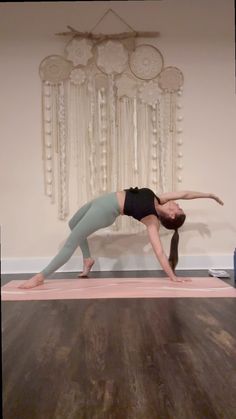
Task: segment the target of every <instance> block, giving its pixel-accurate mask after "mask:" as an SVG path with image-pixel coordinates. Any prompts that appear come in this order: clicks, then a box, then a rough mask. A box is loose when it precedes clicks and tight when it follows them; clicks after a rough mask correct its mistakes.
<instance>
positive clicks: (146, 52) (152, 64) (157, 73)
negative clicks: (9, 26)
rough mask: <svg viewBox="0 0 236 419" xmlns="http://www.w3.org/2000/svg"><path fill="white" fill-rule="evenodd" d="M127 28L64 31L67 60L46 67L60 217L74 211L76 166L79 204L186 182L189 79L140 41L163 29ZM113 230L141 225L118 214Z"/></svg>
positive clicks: (47, 136)
mask: <svg viewBox="0 0 236 419" xmlns="http://www.w3.org/2000/svg"><path fill="white" fill-rule="evenodd" d="M108 13H113V14H115V15H116V16H117V17H118V18H119V19H121V18H120V17H119V16H118V15H117V14H116V13H115V12H114V11H113V10H111V9H109V10H108V11H107V12H106V13H105V15H106V14H108ZM105 15H104V16H105ZM104 16H103V17H102V19H103V18H104ZM102 19H100V21H99V22H101V20H102ZM121 20H122V19H121ZM122 21H123V20H122ZM123 22H124V21H123ZM125 23H126V22H125ZM126 25H127V27H128V28H129V31H128V32H125V33H120V34H113V35H110V34H109V35H105V34H94V33H93V32H92V31H90V32H87V33H81V32H78V31H76V30H75V29H73V28H71V27H69V26H68V28H69V32H65V33H62V34H58V35H69V36H70V40H69V42H67V43H66V45H65V51H64V56H60V55H50V56H48V57H46V58H45V59H44V60H43V61H42V62H41V63H40V67H39V74H40V77H41V80H42V124H43V129H42V132H43V136H42V146H43V162H44V180H45V193H46V195H47V196H48V197H49V198H50V199H51V202H52V203H54V202H57V203H58V216H59V219H61V220H65V219H67V216H68V214H69V190H70V188H69V186H70V179H69V177H70V176H69V174H70V170H69V169H70V165H71V164H75V166H76V167H77V171H76V172H77V173H76V185H77V187H76V188H77V197H78V199H77V203H78V207H79V206H81V205H83V204H84V203H85V202H87V201H88V200H90V199H92V198H94V197H97V196H98V195H100V194H102V193H106V192H111V191H116V190H120V189H124V188H127V187H130V186H139V187H149V188H151V189H153V190H154V191H155V192H156V193H157V194H158V193H161V192H164V191H171V190H174V189H176V188H177V184H178V182H181V180H182V179H181V170H182V151H181V145H182V138H181V133H182V129H181V126H179V125H180V124H181V120H182V116H181V115H180V114H179V112H180V110H181V104H180V99H181V95H182V90H183V74H182V72H181V70H180V69H179V68H176V67H174V66H165V64H164V58H163V55H162V53H161V52H160V51H159V49H158V48H156V47H155V46H153V45H151V44H149V43H148V41H146V42H143V43H142V44H138V42H137V40H138V39H139V38H142V39H145V38H146V39H148V38H153V37H157V36H158V33H157V32H136V31H134V30H133V29H132V28H131V27H130V26H129V25H128V24H127V23H126ZM96 26H97V25H96ZM96 26H95V27H96ZM94 29H95V28H93V30H94ZM73 193H74V191H73ZM114 228H115V229H118V230H119V231H122V230H123V229H124V230H125V231H126V232H127V229H128V231H133V230H136V231H137V223H136V221H135V220H130V219H126V217H119V219H118V222H116V224H115V226H114Z"/></svg>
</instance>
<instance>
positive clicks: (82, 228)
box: [20, 187, 223, 289]
mask: <svg viewBox="0 0 236 419" xmlns="http://www.w3.org/2000/svg"><path fill="white" fill-rule="evenodd" d="M196 198H212V199H214V200H215V201H216V202H218V203H219V204H221V205H223V202H222V201H221V200H220V198H218V197H217V196H216V195H214V194H210V193H202V192H191V191H185V192H170V193H164V194H162V195H160V196H159V197H158V196H156V195H155V193H154V192H153V191H152V190H151V189H149V188H141V189H139V188H137V187H136V188H129V189H125V190H123V191H119V192H112V193H107V194H105V195H102V196H101V197H99V198H96V199H93V200H92V201H90V202H89V203H87V204H85V205H84V206H83V207H82V208H80V209H79V210H78V211H77V212H76V213H75V215H74V216H73V217H72V218H71V220H70V221H69V227H70V229H71V233H70V235H69V237H68V238H67V240H66V242H65V244H64V246H63V247H62V249H61V250H60V251H59V252H58V254H57V255H56V256H55V257H54V258H53V259H52V261H51V262H50V263H49V265H48V266H46V268H44V269H43V270H42V271H41V272H40V273H38V274H36V275H34V276H33V277H32V278H31V279H29V280H27V281H26V282H24V283H23V284H22V285H21V286H20V288H24V289H27V288H33V287H36V286H38V285H42V284H43V282H44V279H45V278H47V277H48V276H49V275H51V274H52V273H53V272H55V271H56V270H57V269H59V268H60V267H61V266H62V265H64V264H65V263H66V262H67V261H68V260H69V259H70V257H71V256H72V255H73V253H74V251H75V250H76V248H77V247H78V246H80V248H81V251H82V254H83V272H82V273H81V274H80V275H79V276H80V277H86V276H87V275H88V273H89V272H90V270H91V268H92V266H93V264H94V259H92V257H91V254H90V250H89V246H88V241H87V237H88V236H90V235H91V234H92V233H94V232H95V231H97V230H99V229H101V228H104V227H108V226H109V225H111V224H113V223H114V221H115V220H116V218H117V217H118V216H119V215H128V216H131V217H133V218H135V219H137V220H138V221H140V222H141V223H143V224H144V225H145V226H146V228H147V233H148V237H149V240H150V243H151V245H152V247H153V250H154V252H155V254H156V256H157V259H158V260H159V263H160V265H161V267H162V268H163V270H164V271H165V273H166V274H167V276H168V277H169V279H170V280H171V281H176V282H183V281H186V280H187V279H186V278H180V277H177V276H176V275H175V267H176V265H177V263H178V241H179V234H178V228H180V227H181V226H182V224H183V223H184V221H185V217H186V216H185V214H184V212H183V210H182V209H181V208H180V207H179V205H178V204H177V203H176V202H175V200H178V199H196ZM161 224H162V225H163V226H164V227H166V228H167V229H171V230H174V234H173V237H172V239H171V246H170V256H169V260H168V258H167V257H166V255H165V252H164V250H163V247H162V244H161V240H160V236H159V228H160V225H161Z"/></svg>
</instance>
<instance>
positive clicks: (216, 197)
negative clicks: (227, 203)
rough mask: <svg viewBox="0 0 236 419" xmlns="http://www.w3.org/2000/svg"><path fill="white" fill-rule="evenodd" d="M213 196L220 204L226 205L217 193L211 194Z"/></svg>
mask: <svg viewBox="0 0 236 419" xmlns="http://www.w3.org/2000/svg"><path fill="white" fill-rule="evenodd" d="M211 198H212V199H214V200H215V201H216V202H218V204H220V205H224V202H223V201H222V200H221V199H220V198H219V197H218V196H217V195H215V194H211Z"/></svg>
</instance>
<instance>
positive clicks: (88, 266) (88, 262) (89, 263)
mask: <svg viewBox="0 0 236 419" xmlns="http://www.w3.org/2000/svg"><path fill="white" fill-rule="evenodd" d="M94 262H95V260H94V259H92V258H87V259H84V266H83V272H81V273H80V274H79V275H78V277H79V278H81V277H84V276H88V273H89V272H90V271H91V269H92V266H93V265H94Z"/></svg>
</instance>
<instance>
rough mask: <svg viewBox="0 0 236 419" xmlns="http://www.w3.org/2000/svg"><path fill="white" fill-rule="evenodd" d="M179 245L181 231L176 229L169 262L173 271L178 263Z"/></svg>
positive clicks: (172, 239)
mask: <svg viewBox="0 0 236 419" xmlns="http://www.w3.org/2000/svg"><path fill="white" fill-rule="evenodd" d="M178 245H179V233H178V230H177V229H176V230H175V232H174V234H173V236H172V238H171V243H170V256H169V263H170V266H171V268H172V270H173V271H175V268H176V266H177V264H178V260H179V259H178Z"/></svg>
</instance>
